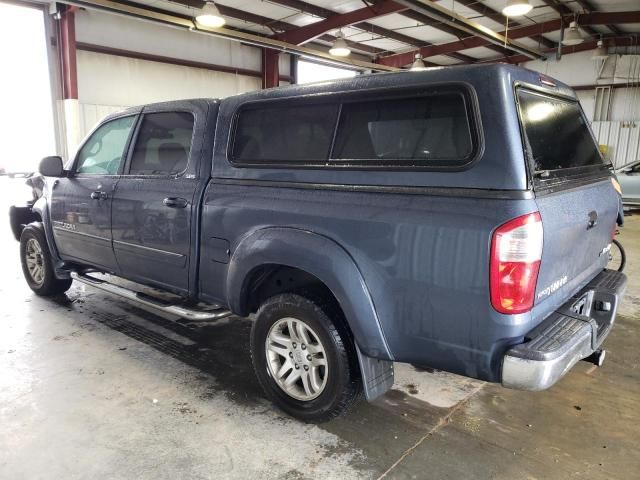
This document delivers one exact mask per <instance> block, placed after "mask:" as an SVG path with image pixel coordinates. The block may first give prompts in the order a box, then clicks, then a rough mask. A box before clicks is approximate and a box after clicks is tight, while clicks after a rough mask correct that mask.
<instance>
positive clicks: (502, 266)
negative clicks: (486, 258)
mask: <svg viewBox="0 0 640 480" xmlns="http://www.w3.org/2000/svg"><path fill="white" fill-rule="evenodd" d="M541 259H542V219H541V218H540V213H539V212H534V213H529V214H527V215H522V216H521V217H518V218H514V219H513V220H509V221H508V222H507V223H505V224H503V225H501V226H499V227H498V228H497V229H496V231H495V232H494V233H493V238H492V239H491V264H490V267H489V272H490V273H489V276H490V278H489V287H490V292H491V305H493V308H495V309H496V310H497V311H498V312H500V313H507V314H514V313H523V312H528V311H529V310H531V308H532V307H533V300H534V296H535V290H536V282H537V281H538V272H539V270H540V260H541Z"/></svg>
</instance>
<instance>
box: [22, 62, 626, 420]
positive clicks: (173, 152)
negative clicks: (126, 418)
mask: <svg viewBox="0 0 640 480" xmlns="http://www.w3.org/2000/svg"><path fill="white" fill-rule="evenodd" d="M40 174H41V175H42V177H43V178H44V185H43V186H42V187H41V188H40V189H39V192H38V194H37V195H36V196H35V198H34V200H33V201H31V202H29V203H27V204H25V205H23V206H16V207H14V208H12V210H11V222H12V227H13V230H14V232H15V234H16V238H18V239H19V240H20V246H21V248H20V254H21V260H22V265H23V270H24V275H25V278H26V280H27V282H28V284H29V286H30V287H31V289H32V290H33V291H34V292H35V293H36V294H38V295H44V296H46V295H59V294H61V293H62V292H64V291H66V290H67V289H68V288H69V287H70V285H71V282H72V281H73V280H76V281H79V282H83V283H85V284H89V285H92V286H94V287H96V288H99V289H102V290H106V291H108V292H111V293H114V294H118V295H121V296H123V297H125V298H128V299H130V300H132V301H136V302H139V303H141V304H144V305H146V306H147V307H149V308H152V309H156V310H160V311H163V312H166V313H169V314H173V315H176V316H178V317H183V318H187V319H194V320H198V321H215V320H217V319H219V318H223V317H226V316H230V315H232V314H233V315H239V316H251V317H252V318H255V322H254V324H253V329H252V333H251V354H252V358H253V362H254V366H255V372H256V375H257V377H258V380H259V382H260V384H261V385H262V387H263V388H264V390H265V392H266V394H267V396H268V397H269V398H270V399H271V400H272V401H273V402H274V403H275V404H276V405H277V406H279V407H280V408H281V409H283V410H284V411H285V412H287V413H288V414H290V415H292V416H294V417H296V418H299V419H301V420H304V421H309V422H319V421H325V420H328V419H331V418H333V417H335V416H337V415H339V414H341V413H343V412H344V411H346V410H347V409H348V408H349V406H350V405H351V404H352V403H353V402H354V400H355V399H356V398H358V396H359V395H360V394H361V393H362V392H364V394H365V396H366V398H367V399H369V400H371V399H374V398H376V397H378V396H379V395H381V394H383V393H384V392H385V391H386V390H387V389H388V388H389V387H390V386H391V385H392V384H393V362H408V363H412V364H414V365H419V366H425V367H431V368H436V369H441V370H446V371H448V372H454V373H458V374H461V375H466V376H469V377H473V378H478V379H482V380H486V381H489V382H500V383H502V384H503V385H504V386H505V387H510V388H517V389H525V390H541V389H545V388H548V387H550V386H551V385H553V384H554V383H555V382H556V381H558V380H559V379H560V377H562V376H563V375H564V374H565V373H567V371H568V370H569V369H570V368H571V367H572V366H573V365H574V364H575V363H576V362H577V361H579V360H582V359H587V360H590V361H592V362H594V363H597V364H599V363H601V362H602V360H603V357H604V352H603V350H602V349H601V345H602V343H603V341H604V340H605V338H606V337H607V335H608V334H609V332H610V331H611V328H612V326H613V323H614V319H615V316H616V310H617V307H618V305H619V303H620V301H621V297H622V294H623V291H624V287H625V285H626V278H625V276H624V275H623V274H622V273H618V272H617V271H611V270H607V269H606V265H607V261H608V257H609V253H608V252H609V249H610V242H611V240H612V235H613V233H614V231H615V228H616V222H617V221H620V218H619V210H620V208H619V205H620V193H619V186H618V185H617V182H616V179H615V176H614V174H613V172H612V169H611V165H609V164H608V163H607V162H606V161H605V160H604V159H603V158H602V156H601V154H600V152H599V150H598V146H597V144H596V142H595V141H594V138H593V135H592V133H591V131H590V128H589V125H588V123H587V120H586V118H585V116H584V114H583V112H582V110H581V108H580V105H579V103H578V100H577V98H576V96H575V93H574V92H573V91H572V90H571V89H570V88H569V87H567V86H566V85H563V84H562V83H560V82H558V81H555V80H553V79H551V78H548V77H545V76H541V75H540V74H539V73H535V72H532V71H529V70H525V69H522V68H518V67H514V66H509V65H476V66H462V67H454V68H438V69H428V70H426V71H421V72H401V73H388V74H379V75H366V76H359V77H356V78H353V79H349V80H341V81H335V82H325V83H318V84H313V85H307V86H291V87H286V88H277V89H271V90H262V91H256V92H251V93H247V94H243V95H237V96H233V97H229V98H226V99H223V100H213V99H199V100H189V101H177V102H168V103H159V104H153V105H146V106H142V107H137V108H130V109H128V110H126V111H123V112H121V113H117V114H114V115H111V116H109V117H108V118H106V119H105V120H104V121H102V122H101V123H100V124H99V125H98V126H97V127H96V128H95V130H93V132H92V133H90V134H89V135H88V137H87V138H86V140H85V141H84V142H83V144H82V145H81V146H80V148H79V150H78V152H77V154H76V155H75V156H74V158H71V159H69V161H68V162H67V163H66V164H63V161H62V159H61V158H60V157H47V158H45V159H43V161H42V163H41V165H40ZM107 274H108V275H107ZM118 277H121V278H124V279H126V280H128V281H130V282H128V283H133V284H134V285H138V284H139V285H140V286H141V288H139V289H138V288H134V287H125V286H123V284H126V283H127V282H121V281H119V280H118ZM149 290H152V293H149ZM153 292H158V294H162V295H154V294H153ZM167 298H169V299H167ZM251 314H253V315H251Z"/></svg>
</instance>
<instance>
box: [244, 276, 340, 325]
mask: <svg viewBox="0 0 640 480" xmlns="http://www.w3.org/2000/svg"><path fill="white" fill-rule="evenodd" d="M244 285H245V286H244V288H243V295H242V307H243V310H244V313H245V314H248V313H254V312H256V311H257V310H258V308H260V304H261V303H262V302H263V301H264V300H266V299H267V298H269V297H272V296H274V295H277V294H279V293H285V292H296V291H308V292H309V291H310V292H313V294H314V295H321V296H322V297H325V298H330V299H331V300H332V301H335V302H336V304H338V300H337V299H336V298H335V295H333V292H331V290H330V289H329V288H328V287H327V286H326V285H325V284H324V283H323V282H322V281H321V280H320V279H319V278H318V277H316V276H315V275H312V274H310V273H308V272H305V271H304V270H300V269H299V268H294V267H288V266H285V265H278V264H267V265H262V266H260V267H257V268H255V269H254V270H252V271H251V273H250V274H249V275H248V276H247V279H246V280H245V283H244ZM338 306H339V304H338Z"/></svg>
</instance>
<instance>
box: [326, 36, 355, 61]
mask: <svg viewBox="0 0 640 480" xmlns="http://www.w3.org/2000/svg"><path fill="white" fill-rule="evenodd" d="M329 53H330V54H331V55H333V56H334V57H348V56H349V55H350V54H351V49H350V48H349V45H347V42H346V41H345V40H344V35H343V34H342V32H338V34H337V35H336V40H335V42H333V45H332V46H331V48H330V49H329Z"/></svg>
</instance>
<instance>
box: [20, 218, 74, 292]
mask: <svg viewBox="0 0 640 480" xmlns="http://www.w3.org/2000/svg"><path fill="white" fill-rule="evenodd" d="M20 260H21V262H22V273H23V274H24V278H25V280H26V281H27V284H28V285H29V288H31V290H33V292H34V293H35V294H36V295H40V296H43V297H47V296H51V295H57V294H60V293H63V292H66V291H67V290H69V287H71V283H72V280H71V279H70V278H66V279H59V278H57V277H56V276H55V274H54V272H53V260H52V258H51V253H49V247H48V246H47V240H46V238H45V236H44V232H43V230H42V227H41V225H40V224H38V223H32V224H30V225H27V226H26V227H25V228H24V230H23V231H22V234H21V235H20Z"/></svg>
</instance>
